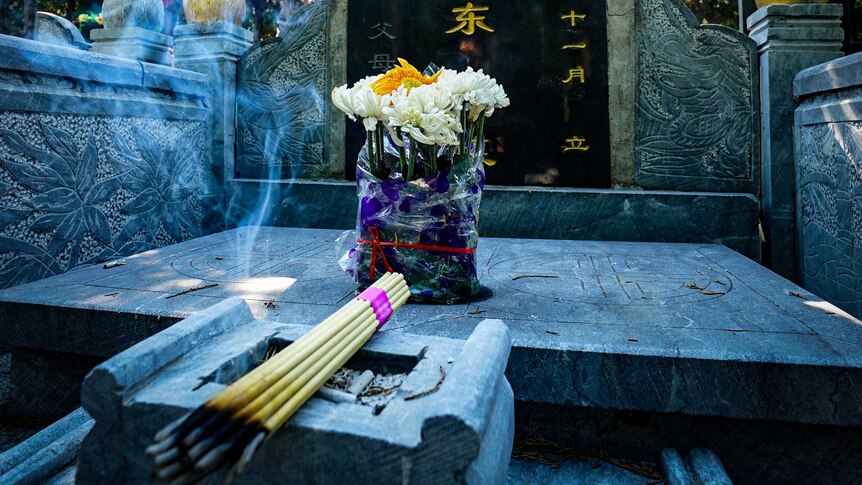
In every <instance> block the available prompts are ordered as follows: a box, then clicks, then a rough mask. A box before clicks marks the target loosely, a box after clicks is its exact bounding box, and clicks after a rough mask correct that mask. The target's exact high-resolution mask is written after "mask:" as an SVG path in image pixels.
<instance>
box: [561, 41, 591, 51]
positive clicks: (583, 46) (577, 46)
mask: <svg viewBox="0 0 862 485" xmlns="http://www.w3.org/2000/svg"><path fill="white" fill-rule="evenodd" d="M586 48H587V43H586V42H578V43H577V44H566V45H564V46H563V49H586Z"/></svg>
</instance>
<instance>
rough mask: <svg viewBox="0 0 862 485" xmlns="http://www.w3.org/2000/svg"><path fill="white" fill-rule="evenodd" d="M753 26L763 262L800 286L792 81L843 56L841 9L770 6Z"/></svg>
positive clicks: (753, 20) (754, 19)
mask: <svg viewBox="0 0 862 485" xmlns="http://www.w3.org/2000/svg"><path fill="white" fill-rule="evenodd" d="M835 7H838V8H837V10H836V8H835ZM748 26H749V28H750V29H751V34H750V35H751V38H752V39H754V40H755V41H756V42H757V45H758V48H759V53H760V56H759V61H760V93H761V99H760V107H761V109H760V113H761V126H762V138H763V139H762V147H763V149H762V156H763V162H762V163H763V170H762V185H761V199H762V205H763V213H762V214H763V216H762V222H763V232H764V236H765V245H764V247H765V251H764V255H763V256H764V258H763V261H764V264H766V265H767V266H768V267H770V268H772V269H773V270H774V271H776V272H777V273H779V274H781V275H782V276H784V277H786V278H789V279H793V280H796V277H797V273H798V271H797V269H798V268H797V267H796V266H797V265H796V257H795V254H796V247H795V232H796V219H795V214H794V212H795V208H796V207H795V206H796V204H795V200H794V198H795V195H794V194H795V174H794V172H795V167H794V156H793V116H794V115H793V111H794V109H795V108H796V100H795V99H794V96H793V77H794V76H795V75H796V73H798V72H799V71H801V70H802V69H805V68H807V67H810V66H813V65H816V64H819V63H821V62H825V61H829V60H832V59H834V58H836V57H838V56H840V55H841V41H842V39H843V38H844V35H843V32H842V31H841V8H840V5H829V4H823V5H810V4H799V5H770V6H768V7H765V8H762V9H760V10H758V11H757V12H755V14H754V15H752V16H751V17H750V18H749V23H748Z"/></svg>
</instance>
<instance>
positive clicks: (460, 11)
mask: <svg viewBox="0 0 862 485" xmlns="http://www.w3.org/2000/svg"><path fill="white" fill-rule="evenodd" d="M489 8H490V7H478V6H476V7H474V6H473V2H467V5H465V6H463V7H455V8H453V9H452V13H454V14H457V15H456V16H455V21H456V22H460V23H459V24H458V25H456V26H455V28H453V29H449V30H447V31H446V33H447V34H454V33H455V32H458V31H461V32H462V33H464V34H466V35H473V33H474V32H476V27H479V28H480V29H482V30H485V31H488V32H493V31H494V29H492V28H491V27H488V25H487V24H485V16H484V15H476V12H487V11H488V9H489Z"/></svg>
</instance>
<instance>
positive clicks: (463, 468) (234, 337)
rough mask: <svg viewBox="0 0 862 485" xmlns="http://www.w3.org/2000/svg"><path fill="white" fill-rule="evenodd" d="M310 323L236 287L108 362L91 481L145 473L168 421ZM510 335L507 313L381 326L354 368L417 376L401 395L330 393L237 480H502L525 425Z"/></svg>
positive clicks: (94, 394)
mask: <svg viewBox="0 0 862 485" xmlns="http://www.w3.org/2000/svg"><path fill="white" fill-rule="evenodd" d="M309 329H310V327H307V326H297V325H284V324H277V323H274V322H268V321H265V320H255V319H254V318H253V317H252V315H251V312H250V311H249V309H248V306H247V305H246V304H245V303H244V302H243V301H242V300H240V299H238V298H233V299H230V300H227V301H225V302H222V303H220V304H218V305H215V306H213V307H212V308H209V309H207V310H204V311H202V312H200V313H198V314H197V315H195V316H194V317H191V318H189V319H186V320H184V321H182V322H180V323H178V324H177V325H175V326H173V327H171V328H170V329H168V330H165V331H163V332H161V333H159V334H158V335H155V336H153V337H151V338H149V339H147V340H146V341H144V342H142V343H140V344H138V345H136V346H135V347H133V348H131V349H129V350H127V351H125V352H123V353H121V354H119V355H117V356H115V357H114V358H112V359H110V360H108V361H107V362H105V363H104V364H102V365H100V366H98V367H97V368H96V369H94V370H93V372H92V373H91V374H90V375H89V376H88V377H87V380H86V381H85V383H84V389H83V392H82V397H83V401H84V408H85V409H86V410H87V411H88V412H89V413H90V414H91V415H92V416H93V418H94V419H95V420H96V425H95V428H94V430H93V432H92V433H91V434H90V435H89V436H88V437H87V438H86V440H85V441H84V443H83V445H82V447H81V453H80V455H79V458H78V474H77V481H78V483H104V482H106V481H111V482H117V483H121V482H127V483H143V482H146V481H147V480H148V478H149V477H150V473H151V470H152V458H151V457H149V456H147V455H146V454H145V452H144V450H145V448H146V447H147V446H148V445H150V444H152V440H153V436H155V434H156V432H158V431H159V430H160V429H161V428H162V427H164V426H166V425H167V424H169V423H170V422H172V421H174V420H176V419H178V418H180V417H181V416H183V415H184V414H186V413H188V412H190V411H192V410H193V409H195V408H197V407H198V406H200V405H201V404H203V403H204V402H206V401H207V400H208V399H209V398H211V397H212V396H214V395H215V394H217V393H218V392H220V391H221V390H223V389H224V388H225V387H226V385H228V384H230V383H231V382H233V381H234V380H236V379H238V378H239V377H240V376H242V375H244V374H246V373H247V372H248V371H249V370H251V368H253V366H255V365H256V364H255V362H256V361H259V360H260V359H262V358H263V356H264V355H265V354H266V353H267V351H268V349H269V348H270V347H271V346H273V345H275V346H277V347H279V346H286V345H287V344H288V343H289V342H291V341H295V340H296V339H297V338H298V337H300V336H301V335H304V334H305V333H306V332H307V331H308V330H309ZM279 342H281V343H279ZM510 347H511V340H510V338H509V334H508V330H507V329H506V326H505V325H503V324H502V322H500V321H485V322H483V323H481V324H479V326H478V327H477V328H476V330H475V331H474V332H473V334H472V336H471V337H470V338H469V339H467V341H466V342H463V343H462V342H460V341H456V340H450V339H441V338H435V337H412V336H406V335H398V334H377V335H375V336H374V337H372V339H371V340H370V341H369V342H368V343H367V344H366V345H365V346H364V347H363V348H362V349H361V350H360V351H359V352H358V353H357V354H356V355H355V356H354V357H353V358H352V359H351V360H350V361H348V362H347V364H346V366H345V367H347V368H350V369H370V370H371V371H372V372H374V373H376V374H390V375H391V374H401V375H404V377H403V378H402V379H401V384H400V385H398V386H397V388H395V389H394V390H393V391H392V393H391V396H392V398H391V400H390V401H388V402H387V403H385V405H380V404H377V405H374V406H371V405H366V404H362V403H361V402H350V403H346V402H341V403H335V402H332V401H328V400H324V399H321V398H320V397H319V396H320V395H319V394H318V397H316V398H312V399H311V400H309V401H308V402H307V403H306V404H305V405H304V406H303V407H302V408H301V409H300V410H299V411H298V412H297V414H296V415H295V416H294V417H293V418H292V419H291V421H290V422H289V423H288V425H287V426H285V427H284V428H283V429H281V430H279V431H278V432H276V433H275V434H274V435H272V437H271V439H269V440H268V441H267V443H266V445H264V446H263V447H262V448H261V449H260V450H259V452H258V453H257V454H256V455H255V456H254V458H253V459H252V461H251V462H250V463H249V465H248V468H247V469H246V470H245V471H244V472H242V473H241V474H240V475H239V477H238V478H237V481H236V483H248V484H254V483H312V482H313V483H322V484H325V483H332V484H335V483H401V482H404V483H406V482H410V483H456V482H459V483H476V484H478V483H489V484H490V483H503V482H504V480H505V477H506V471H507V468H508V464H509V457H510V456H511V451H512V442H513V436H514V435H513V433H514V426H515V424H514V398H513V395H512V390H511V387H510V386H509V383H508V381H507V380H506V378H505V376H504V370H505V365H506V361H507V358H508V353H509V349H510ZM441 370H445V378H444V381H443V383H442V384H441V385H439V389H438V390H437V391H434V392H431V393H428V394H427V395H424V396H422V397H418V398H412V399H405V398H407V397H409V396H411V395H414V396H415V395H416V394H420V393H423V392H425V391H427V390H429V389H434V388H435V387H436V386H438V384H437V383H438V382H440V379H441ZM370 464H373V466H370ZM453 479H455V481H456V482H453Z"/></svg>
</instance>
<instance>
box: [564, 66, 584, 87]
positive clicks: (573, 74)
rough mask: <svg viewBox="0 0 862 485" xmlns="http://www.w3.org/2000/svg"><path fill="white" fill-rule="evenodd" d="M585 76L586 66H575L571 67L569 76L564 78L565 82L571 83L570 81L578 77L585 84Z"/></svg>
mask: <svg viewBox="0 0 862 485" xmlns="http://www.w3.org/2000/svg"><path fill="white" fill-rule="evenodd" d="M585 77H586V76H585V73H584V66H578V67H575V68H573V69H569V77H568V78H566V79H563V83H564V84H569V83H570V82H572V81H574V80H575V79H577V80H578V81H580V82H581V84H584V81H585Z"/></svg>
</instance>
